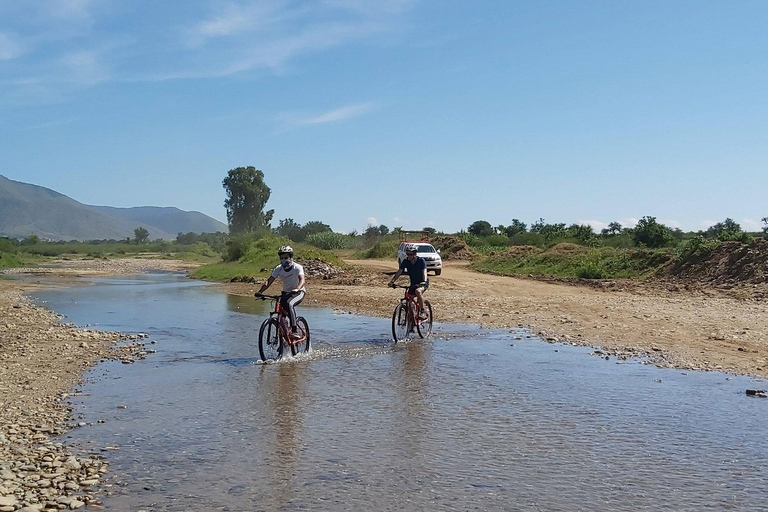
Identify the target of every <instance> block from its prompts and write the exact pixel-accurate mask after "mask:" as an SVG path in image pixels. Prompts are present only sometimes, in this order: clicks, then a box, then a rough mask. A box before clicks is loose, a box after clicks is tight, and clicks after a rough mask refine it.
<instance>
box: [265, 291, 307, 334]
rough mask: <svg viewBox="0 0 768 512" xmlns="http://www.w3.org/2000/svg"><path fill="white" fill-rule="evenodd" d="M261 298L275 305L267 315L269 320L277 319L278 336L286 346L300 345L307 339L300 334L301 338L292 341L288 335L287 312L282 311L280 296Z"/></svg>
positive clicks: (288, 322)
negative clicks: (270, 300)
mask: <svg viewBox="0 0 768 512" xmlns="http://www.w3.org/2000/svg"><path fill="white" fill-rule="evenodd" d="M262 297H265V298H268V299H272V300H273V301H274V303H275V308H274V310H273V311H272V312H271V313H270V314H269V317H270V318H273V317H276V318H277V325H279V326H280V329H279V331H278V332H279V334H280V339H281V341H282V342H283V343H287V344H288V345H295V344H297V343H301V342H302V341H304V340H305V339H307V335H306V333H304V332H302V337H301V338H299V339H297V340H292V339H291V336H290V335H289V333H290V327H289V326H290V324H291V323H290V320H289V319H288V312H287V311H286V310H284V309H283V308H282V307H281V306H280V296H279V295H262Z"/></svg>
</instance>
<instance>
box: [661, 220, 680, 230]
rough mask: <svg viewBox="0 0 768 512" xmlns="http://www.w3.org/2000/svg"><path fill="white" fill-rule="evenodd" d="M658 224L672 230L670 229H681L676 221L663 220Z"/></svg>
mask: <svg viewBox="0 0 768 512" xmlns="http://www.w3.org/2000/svg"><path fill="white" fill-rule="evenodd" d="M659 224H664V225H665V226H667V227H668V228H672V229H683V225H682V224H681V223H680V222H678V221H676V220H665V219H662V220H660V221H659Z"/></svg>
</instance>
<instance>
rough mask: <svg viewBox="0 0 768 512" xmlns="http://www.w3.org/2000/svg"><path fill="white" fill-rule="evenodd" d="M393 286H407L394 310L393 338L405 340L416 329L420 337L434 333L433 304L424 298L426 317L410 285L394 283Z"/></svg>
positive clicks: (396, 340)
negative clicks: (410, 291) (411, 291)
mask: <svg viewBox="0 0 768 512" xmlns="http://www.w3.org/2000/svg"><path fill="white" fill-rule="evenodd" d="M392 288H405V296H404V297H403V298H402V299H400V302H399V303H398V304H397V306H395V310H394V311H393V312H392V338H393V339H394V340H395V342H398V341H403V340H405V339H407V338H408V335H409V334H411V333H413V331H414V330H415V331H416V333H417V334H418V335H419V338H426V337H427V336H429V335H430V334H432V304H430V303H429V301H428V300H426V299H424V311H423V313H424V318H420V315H421V314H422V310H421V308H420V307H419V301H418V300H416V295H413V294H411V293H408V288H410V287H409V286H403V285H397V284H393V285H392Z"/></svg>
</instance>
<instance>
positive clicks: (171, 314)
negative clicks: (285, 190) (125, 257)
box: [36, 274, 768, 512]
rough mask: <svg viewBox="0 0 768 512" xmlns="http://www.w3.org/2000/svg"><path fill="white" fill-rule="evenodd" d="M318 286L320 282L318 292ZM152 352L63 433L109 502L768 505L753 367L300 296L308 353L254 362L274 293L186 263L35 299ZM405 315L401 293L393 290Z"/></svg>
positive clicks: (105, 387)
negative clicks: (355, 311)
mask: <svg viewBox="0 0 768 512" xmlns="http://www.w3.org/2000/svg"><path fill="white" fill-rule="evenodd" d="M310 293H311V290H310ZM36 298H37V300H38V301H39V302H40V303H42V304H44V305H45V306H47V307H49V308H51V309H53V310H56V311H58V312H60V313H62V314H64V315H65V316H66V321H69V322H73V323H75V324H78V325H82V326H86V325H87V326H90V327H92V328H99V329H105V330H119V331H124V332H145V333H147V334H149V336H150V339H151V340H154V341H155V342H156V343H155V344H152V345H148V346H149V347H150V348H152V349H155V350H157V352H156V353H154V354H151V355H150V356H149V357H148V358H147V359H145V360H140V361H137V362H136V363H135V364H132V365H124V364H121V363H119V362H114V361H113V362H106V363H102V364H100V365H98V366H97V367H96V368H95V369H94V370H92V371H91V372H90V373H89V374H88V375H87V379H86V382H85V384H84V385H83V386H81V388H80V390H79V391H80V393H79V394H78V395H77V396H74V397H73V398H72V406H73V409H74V414H75V422H84V423H86V426H84V427H81V428H76V429H74V430H72V431H70V432H69V433H68V434H67V436H66V437H65V438H64V439H63V441H64V442H66V443H67V444H69V445H71V446H72V447H73V449H75V450H79V451H82V452H87V453H93V452H96V453H100V454H102V455H104V456H105V457H107V459H108V460H109V462H110V473H109V474H108V478H107V479H106V480H105V483H106V487H105V488H106V489H107V490H108V492H109V494H108V495H107V496H106V497H105V500H104V508H105V509H107V510H117V511H128V510H152V511H186V510H196V511H199V510H205V511H209V510H210V511H213V510H221V511H257V510H270V511H271V510H350V511H352V510H355V511H357V510H367V511H387V510H392V511H395V510H407V511H411V510H413V511H416V510H446V511H448V510H451V511H452V510H456V511H459V510H462V511H463V510H509V511H580V510H583V511H592V512H594V511H638V510H648V511H651V510H653V511H658V510H675V511H701V510H737V511H756V510H767V509H768V505H766V503H768V485H767V484H768V476H766V475H768V448H766V444H765V440H766V438H768V421H766V419H768V400H762V399H759V398H751V397H747V396H746V395H745V389H747V388H750V387H753V388H754V387H763V388H765V387H766V386H765V382H759V381H758V382H756V381H754V380H753V379H749V378H746V377H729V376H727V375H725V374H722V373H698V372H684V371H680V370H669V369H659V368H656V367H654V366H652V365H647V364H643V362H642V361H637V360H635V361H626V362H622V361H617V360H616V359H611V360H605V359H604V358H601V357H596V356H590V354H591V352H592V350H590V349H587V348H583V347H572V346H569V345H563V344H550V343H546V342H543V341H541V340H539V339H537V338H535V337H527V336H528V333H526V332H525V331H522V330H515V331H508V330H492V329H481V328H479V327H477V326H472V325H454V324H440V323H439V316H440V311H439V308H437V307H436V308H435V316H436V320H437V321H438V323H436V325H435V336H434V337H433V338H432V339H429V340H418V341H411V342H407V343H402V344H394V343H392V342H391V340H390V338H391V334H390V322H389V320H388V319H380V318H369V317H365V316H358V315H350V314H346V313H344V312H339V311H335V310H333V309H328V308H318V307H302V306H300V314H302V315H303V316H304V317H306V318H307V320H308V322H309V325H310V329H311V331H312V342H313V351H312V353H311V354H310V355H309V356H308V357H300V358H297V359H293V360H288V361H284V362H279V363H276V364H268V365H265V364H258V363H259V361H258V346H257V335H258V328H259V325H260V323H261V321H262V320H263V319H264V318H265V317H266V316H267V314H268V311H269V310H268V308H269V306H270V304H269V303H268V302H261V301H255V300H254V299H253V298H251V297H237V296H230V295H226V294H224V293H221V292H220V291H218V290H217V289H215V288H214V287H212V286H209V285H207V284H205V283H201V282H198V281H193V280H189V279H187V278H185V277H183V276H181V275H178V274H144V275H140V276H131V277H120V278H94V279H90V280H88V284H87V285H86V286H76V287H70V288H63V289H57V290H50V291H45V292H39V293H37V294H36ZM393 307H394V301H393Z"/></svg>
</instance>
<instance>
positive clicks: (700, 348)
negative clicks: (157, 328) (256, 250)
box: [227, 260, 768, 378]
mask: <svg viewBox="0 0 768 512" xmlns="http://www.w3.org/2000/svg"><path fill="white" fill-rule="evenodd" d="M348 263H349V264H351V265H353V266H355V267H358V268H361V269H364V270H365V271H367V272H368V274H369V275H366V273H363V274H361V276H360V277H358V278H357V279H354V280H353V282H355V283H356V285H352V286H350V285H347V284H329V283H332V281H330V282H326V281H315V282H310V284H309V286H308V293H307V299H306V300H305V302H307V303H315V304H321V305H327V306H333V307H338V308H341V309H345V310H348V311H353V312H356V313H365V314H374V315H378V316H384V317H387V316H390V315H391V314H392V310H393V308H394V305H395V303H396V302H397V300H398V299H399V297H400V295H401V294H402V290H392V289H390V288H387V287H386V286H385V285H386V283H387V281H388V280H389V279H390V277H391V274H392V273H393V272H394V271H395V270H396V268H397V266H396V262H394V261H392V262H390V261H380V260H361V261H348ZM406 282H407V277H406V276H403V277H401V278H400V283H402V284H405V283H406ZM227 287H228V289H229V290H230V291H231V292H233V293H242V294H246V293H249V292H250V291H251V289H252V288H255V287H256V286H255V285H251V286H250V287H247V286H245V285H242V284H241V285H234V284H232V285H227ZM426 296H427V298H428V299H429V300H430V302H431V303H432V306H433V308H434V315H435V321H438V322H470V323H479V324H481V325H484V326H488V327H502V328H503V327H507V328H508V327H518V326H521V327H526V328H528V329H530V330H531V331H532V333H533V334H536V335H539V336H541V337H542V338H543V339H546V340H548V341H552V342H555V341H560V342H565V343H572V344H576V345H586V346H594V347H599V348H601V349H602V350H603V351H604V352H605V355H609V356H616V357H620V358H627V357H632V356H642V357H646V358H649V359H650V360H651V361H653V362H654V363H656V364H658V365H659V366H663V367H677V368H683V369H697V370H722V371H725V372H732V373H737V374H746V375H754V376H759V377H763V378H766V377H768V303H766V302H765V301H758V300H743V299H735V298H733V297H729V296H727V295H725V294H718V293H711V294H707V293H689V292H687V291H685V290H682V291H677V292H676V291H670V290H668V289H665V288H664V287H661V286H659V287H653V286H647V287H639V286H633V287H631V291H616V290H615V288H613V287H612V288H606V289H601V288H590V287H584V286H574V285H568V284H562V283H547V282H541V281H536V280H533V279H520V278H512V277H501V276H493V275H486V274H480V273H477V272H473V271H471V270H469V269H468V268H467V264H466V263H465V262H446V266H445V268H444V269H443V273H442V275H440V276H433V277H431V278H430V289H429V291H427V295H426Z"/></svg>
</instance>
